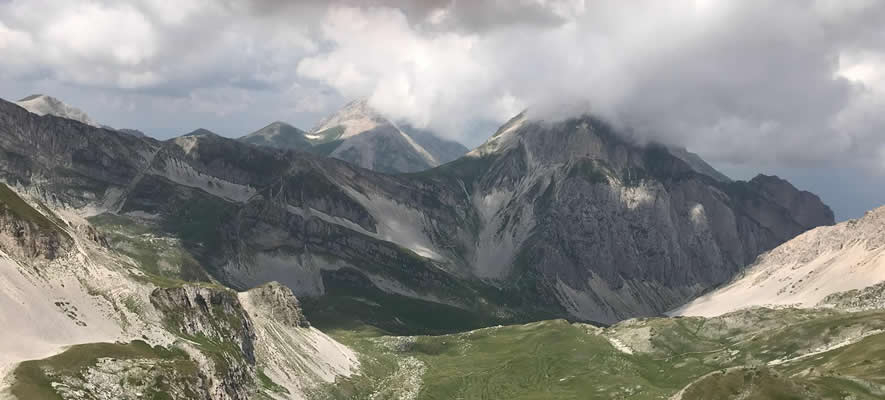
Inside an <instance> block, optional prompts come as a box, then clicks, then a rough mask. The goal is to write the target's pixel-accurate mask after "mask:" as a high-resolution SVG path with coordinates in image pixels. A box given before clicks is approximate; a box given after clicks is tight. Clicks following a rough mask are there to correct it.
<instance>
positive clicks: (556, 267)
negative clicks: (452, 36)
mask: <svg viewBox="0 0 885 400" xmlns="http://www.w3.org/2000/svg"><path fill="white" fill-rule="evenodd" d="M342 132H343V131H342ZM0 133H3V135H2V136H0V149H2V151H4V152H5V154H7V157H6V158H5V159H4V161H3V162H2V163H0V173H2V174H3V175H2V176H3V177H4V178H5V179H6V180H7V181H16V182H27V183H28V184H30V185H32V186H34V187H36V188H39V190H41V191H42V193H47V194H51V196H55V197H56V198H58V201H60V202H63V203H64V204H67V205H69V206H72V207H75V208H92V209H95V210H96V211H98V210H101V211H109V212H118V213H128V214H129V215H135V216H145V218H148V220H149V221H150V223H152V224H155V225H158V227H159V228H160V229H162V230H163V231H164V232H166V233H167V234H169V235H173V236H175V237H177V238H180V239H181V240H182V242H183V243H184V244H185V246H187V248H188V249H189V251H191V252H192V253H193V254H194V256H195V257H196V258H197V259H198V260H200V262H201V263H203V264H204V265H205V266H206V267H207V268H208V269H209V270H210V271H211V272H212V274H213V275H214V276H215V277H217V278H218V279H220V280H221V281H222V282H225V283H227V284H229V285H232V286H234V287H237V288H243V289H246V288H250V287H254V286H258V285H260V284H262V283H264V282H267V281H272V280H279V281H280V282H282V283H284V284H286V285H287V286H289V287H291V288H292V289H293V290H294V291H295V294H296V295H298V296H311V297H318V298H319V304H320V305H322V304H324V303H323V300H322V299H333V298H337V299H340V300H341V301H351V300H346V299H353V298H370V299H372V300H371V303H360V304H357V303H355V302H350V303H348V307H341V306H340V304H339V306H338V307H336V308H334V309H336V310H341V309H347V310H360V311H353V312H356V313H358V314H360V315H361V316H362V317H361V318H370V319H372V320H373V322H379V323H382V322H383V321H387V322H388V323H390V324H391V325H389V326H388V328H391V329H395V328H396V327H397V326H398V324H400V323H398V322H396V321H406V324H407V325H408V324H409V322H410V321H411V322H415V324H413V325H420V324H432V323H433V321H432V320H430V319H427V318H424V315H425V314H426V313H413V312H411V311H409V310H412V309H422V308H423V309H427V308H428V307H431V308H433V307H437V308H438V310H439V313H446V314H447V315H451V316H452V319H453V320H456V321H461V322H465V323H466V324H467V326H472V325H485V324H489V323H496V322H498V321H501V320H509V321H512V320H519V319H534V318H544V317H550V316H571V317H573V318H579V319H585V320H593V321H600V322H612V321H617V320H619V319H623V318H627V317H631V316H638V315H652V314H658V313H661V312H663V311H665V310H667V309H669V308H671V307H673V306H676V305H678V304H680V303H681V302H684V301H685V300H688V299H689V298H691V297H692V296H695V295H696V294H698V293H700V292H702V291H703V290H705V289H707V288H709V287H712V286H715V285H717V284H719V283H722V282H724V281H726V280H728V279H730V278H731V277H732V276H733V275H734V274H735V273H737V272H738V271H739V270H740V269H741V268H742V267H743V266H745V265H747V264H749V263H750V262H752V260H753V259H754V258H755V257H756V256H757V255H758V254H760V253H762V252H764V251H766V250H769V249H771V248H773V247H775V246H777V245H778V244H780V243H782V242H784V241H786V240H788V239H790V238H791V237H793V236H795V235H796V234H799V233H801V232H802V231H804V230H805V229H808V228H810V227H812V226H814V225H815V224H820V223H832V213H828V209H827V208H826V206H825V205H823V204H821V203H820V202H819V200H816V198H814V197H810V196H808V195H807V194H802V193H801V192H799V191H797V190H796V189H795V188H792V186H790V185H789V184H782V183H778V182H773V183H772V182H768V181H767V180H754V181H752V182H723V181H720V180H717V179H713V178H711V177H710V176H708V175H707V174H703V173H698V172H697V171H696V169H695V168H692V167H691V166H690V165H688V164H687V163H686V162H685V161H683V160H682V159H680V158H679V157H675V156H673V155H672V154H671V153H670V152H669V151H668V150H667V149H665V148H662V147H658V146H654V145H651V146H639V145H635V144H632V143H630V142H628V141H625V140H624V139H622V138H620V137H619V136H618V135H617V134H616V132H613V131H612V130H611V129H610V128H609V127H608V126H607V125H605V124H604V123H602V122H600V121H598V120H595V119H593V118H590V117H582V118H574V119H571V120H567V121H563V122H557V123H545V122H538V121H530V120H527V119H526V118H525V116H520V117H518V118H515V119H514V120H512V121H510V122H509V123H508V124H505V125H504V126H503V127H502V128H501V129H500V130H499V131H498V132H497V133H496V134H495V136H494V137H493V138H491V139H490V140H489V141H488V142H487V143H486V144H484V145H483V146H481V147H480V148H478V149H476V150H474V151H473V152H471V153H470V154H469V155H468V156H466V157H463V158H461V159H458V160H455V161H453V162H451V163H449V164H446V165H445V166H442V167H440V168H436V169H432V170H428V171H423V172H420V173H414V174H407V175H397V176H391V175H384V174H379V173H375V172H372V171H367V170H364V169H360V168H357V167H354V166H352V165H349V164H346V163H342V162H339V161H336V160H331V159H328V158H323V157H318V156H314V155H311V154H305V153H291V152H289V153H286V152H282V151H277V150H273V149H265V148H259V147H254V146H247V145H244V144H242V143H239V142H237V141H233V140H228V139H224V138H221V137H219V136H216V135H211V134H195V135H189V136H185V137H180V138H177V139H175V140H171V141H167V142H157V141H154V140H152V139H149V138H148V139H139V138H134V137H131V136H129V135H123V134H119V133H117V132H113V131H108V130H102V129H94V128H90V127H88V126H85V125H82V124H76V123H74V122H72V121H68V120H61V119H57V118H55V119H54V118H51V117H42V118H41V117H36V116H34V115H32V114H29V113H26V112H24V110H21V109H19V108H17V107H15V106H13V105H11V104H8V103H0ZM338 133H339V134H341V132H338ZM32 148H36V149H39V150H40V151H37V152H34V151H33V150H31V149H32ZM43 150H46V151H43ZM49 150H53V151H54V152H53V151H49ZM48 154H52V155H53V156H48ZM146 221H147V220H146ZM336 301H337V300H336ZM315 303H316V302H314V304H315ZM372 303H375V304H379V305H380V306H381V307H380V308H370V309H362V308H360V307H364V306H365V305H366V304H372ZM382 320H383V321H382ZM447 325H451V324H447ZM449 329H451V327H450V328H449Z"/></svg>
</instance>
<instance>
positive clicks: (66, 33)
mask: <svg viewBox="0 0 885 400" xmlns="http://www.w3.org/2000/svg"><path fill="white" fill-rule="evenodd" d="M243 9H244V6H243V4H242V3H241V2H238V1H208V0H177V1H175V2H169V1H167V0H134V1H128V2H121V1H111V0H97V1H88V2H86V1H83V2H77V1H71V2H61V1H54V0H27V1H24V0H13V1H10V2H8V3H2V4H0V29H3V30H5V31H6V32H4V33H8V32H11V33H13V34H14V35H9V34H5V35H4V36H5V38H4V39H2V42H5V43H0V46H4V47H6V48H13V49H14V50H16V53H15V54H16V55H17V56H18V57H15V58H14V59H12V58H8V57H4V58H3V59H2V60H0V66H10V65H12V64H16V65H18V67H17V69H16V70H13V71H12V72H11V73H15V74H20V75H21V74H26V75H30V76H34V75H41V76H40V78H41V79H53V80H57V81H60V82H67V83H70V84H75V85H83V86H91V87H105V88H109V89H124V90H146V91H155V92H166V93H167V94H170V93H173V92H178V93H179V95H181V96H184V97H186V96H187V95H188V92H189V91H190V90H194V89H207V88H211V87H224V86H238V85H262V84H263V85H265V86H267V85H274V84H276V83H278V82H281V81H286V80H289V81H291V80H292V79H293V78H294V76H293V75H294V74H292V73H289V72H288V71H290V70H291V67H292V65H293V64H294V63H295V62H296V61H297V59H298V58H300V57H301V56H303V55H304V54H307V53H308V52H310V51H312V50H314V47H313V46H314V43H313V42H312V41H311V40H310V39H309V38H308V34H307V30H308V29H309V28H308V27H307V26H306V25H307V24H302V23H299V22H300V21H299V19H297V18H296V19H284V18H275V17H260V18H259V17H256V16H251V15H248V14H242V13H241V11H242V10H243ZM22 65H28V66H30V70H28V69H26V68H22V67H21V66H22Z"/></svg>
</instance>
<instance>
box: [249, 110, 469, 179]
mask: <svg viewBox="0 0 885 400" xmlns="http://www.w3.org/2000/svg"><path fill="white" fill-rule="evenodd" d="M238 140H239V141H241V142H244V143H249V144H254V145H258V146H264V147H271V148H277V149H284V150H302V151H306V152H310V153H314V154H319V155H324V156H331V157H334V158H337V159H340V160H344V161H347V162H349V163H352V164H354V165H358V166H361V167H363V168H368V169H372V170H375V171H379V172H387V173H398V172H416V171H423V170H425V169H428V168H431V167H434V166H437V165H439V164H442V163H446V162H449V161H452V160H454V159H456V158H458V157H460V156H462V155H464V154H465V153H467V148H466V147H464V146H463V145H461V144H459V143H456V142H452V141H448V140H445V139H441V138H439V137H437V136H436V135H434V134H433V133H432V132H430V131H427V130H418V129H414V128H411V127H409V129H408V133H407V132H406V131H404V130H402V129H400V127H398V126H397V125H395V124H394V123H393V122H392V121H390V120H388V119H387V118H385V117H384V116H382V115H381V114H380V113H378V112H377V111H375V110H374V109H373V108H372V107H371V106H369V104H368V102H367V101H366V100H357V101H353V102H351V103H348V104H347V105H345V106H344V108H342V109H341V110H339V111H338V112H336V113H335V114H333V115H330V116H328V117H326V118H325V119H323V120H322V121H320V123H319V124H318V125H317V126H316V127H314V128H313V129H311V131H310V132H309V133H308V132H304V131H302V130H300V129H298V128H295V127H293V126H291V125H289V124H286V123H284V122H274V123H272V124H270V125H268V126H266V127H264V128H261V129H259V130H258V131H255V132H252V133H250V134H248V135H246V136H243V137H241V138H239V139H238Z"/></svg>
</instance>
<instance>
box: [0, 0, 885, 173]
mask: <svg viewBox="0 0 885 400" xmlns="http://www.w3.org/2000/svg"><path fill="white" fill-rule="evenodd" d="M882 20H885V3H882V2H880V1H876V0H782V1H762V0H745V1H726V0H673V1H667V2H661V1H656V0H631V1H620V2H601V1H589V0H588V1H582V0H513V1H503V0H486V1H465V0H422V1H407V0H337V1H333V2H331V3H330V2H326V1H320V0H300V1H281V0H253V1H248V0H177V1H175V2H169V1H167V0H130V1H113V0H91V1H64V2H63V1H57V0H12V1H4V2H0V51H2V53H3V57H2V58H0V80H2V81H3V82H2V86H3V87H13V88H25V87H31V88H33V89H31V90H33V91H36V90H37V88H41V87H45V88H52V89H57V90H65V92H66V93H73V94H74V96H83V98H80V99H79V102H80V103H92V104H101V102H99V101H97V100H94V99H87V98H85V97H86V96H95V95H96V93H100V95H101V96H102V98H103V99H109V98H114V97H117V98H118V99H117V100H115V101H111V100H107V102H110V103H111V104H116V103H118V102H127V101H128V102H129V103H128V104H135V105H136V106H133V107H134V108H138V107H147V109H148V110H150V111H151V112H158V113H168V114H164V115H163V116H160V117H159V118H160V119H162V120H164V121H165V122H167V123H168V124H173V123H174V121H176V119H181V120H182V121H184V120H185V119H184V117H182V116H179V115H180V114H181V113H182V111H193V112H197V113H199V114H200V115H204V114H208V115H216V116H219V117H222V116H223V118H224V119H225V121H227V123H228V125H236V126H246V125H248V124H253V123H255V124H258V122H255V121H254V119H256V118H259V117H261V118H265V117H266V118H271V119H292V118H294V119H295V121H294V122H299V123H301V124H302V125H304V126H311V125H312V124H313V122H314V121H312V120H308V118H307V117H306V116H307V115H311V116H313V115H314V114H322V113H324V112H329V111H331V108H332V107H335V106H337V105H340V104H341V103H343V102H344V101H345V100H346V99H349V98H355V97H368V98H369V99H370V101H371V103H372V104H373V105H375V106H376V107H377V108H379V109H381V110H382V111H384V112H385V113H388V114H390V115H391V116H393V117H395V118H398V119H403V120H407V121H409V122H411V123H413V124H415V125H417V126H425V127H430V128H433V129H435V130H437V131H438V132H440V133H441V134H443V135H445V136H448V137H450V138H455V139H459V140H461V141H464V142H466V143H469V144H475V143H477V142H479V141H481V140H482V139H484V138H485V137H487V136H488V135H489V134H490V132H489V130H488V129H484V130H481V131H479V130H477V129H476V127H477V126H483V127H485V126H489V125H494V124H496V123H500V122H503V121H505V120H506V119H508V118H509V117H510V116H512V115H513V114H515V113H517V112H519V111H521V110H522V109H523V108H526V107H528V108H529V109H530V110H531V112H532V115H534V116H536V117H537V118H545V119H555V118H561V117H563V116H566V115H573V114H575V113H579V112H585V111H590V112H592V113H595V114H597V115H600V116H603V117H605V118H607V119H609V120H611V121H613V122H614V123H616V124H618V125H619V126H621V127H622V129H625V130H630V131H631V132H633V133H634V134H635V135H636V136H637V137H639V138H641V139H643V140H656V141H662V142H666V143H672V144H680V145H685V146H688V147H689V148H691V149H693V150H695V151H698V152H700V153H701V154H703V155H704V156H705V157H706V158H709V159H711V160H712V161H723V162H728V163H732V164H747V163H761V162H765V163H775V164H780V165H787V166H795V165H807V164H810V163H848V164H852V165H861V166H864V167H871V168H877V169H880V170H885V135H883V134H882V132H883V130H885V117H882V116H881V115H883V113H881V112H880V111H879V110H881V109H882V107H883V106H885V72H883V71H885V26H883V25H882V24H881V23H880V22H881V21H882ZM59 88H62V89H59ZM64 88H67V89H64ZM20 90H26V89H20ZM25 94H27V93H18V95H25ZM4 96H8V94H4ZM133 98H135V99H138V101H130V99H133ZM66 100H68V99H66ZM77 100H78V99H76V98H75V99H70V100H69V101H71V102H73V103H75V104H76V103H78V101H77ZM103 101H104V100H103ZM154 104H174V105H175V106H174V107H170V108H163V107H157V106H154ZM98 112H99V113H100V110H99V111H98ZM93 114H96V112H93ZM131 114H132V115H134V114H136V112H133V113H131ZM126 115H129V114H126ZM236 118H240V122H239V123H237V124H232V123H231V122H230V121H233V120H235V119H236ZM139 121H141V120H139ZM188 121H191V120H190V119H188ZM302 121H303V122H302ZM170 129H171V128H170Z"/></svg>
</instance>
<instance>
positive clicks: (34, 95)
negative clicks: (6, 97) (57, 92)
mask: <svg viewBox="0 0 885 400" xmlns="http://www.w3.org/2000/svg"><path fill="white" fill-rule="evenodd" d="M40 97H49V96H47V95H45V94H32V95H30V96H28V97H25V98H23V99H21V100H19V102H23V101H31V100H34V99H36V98H40Z"/></svg>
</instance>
